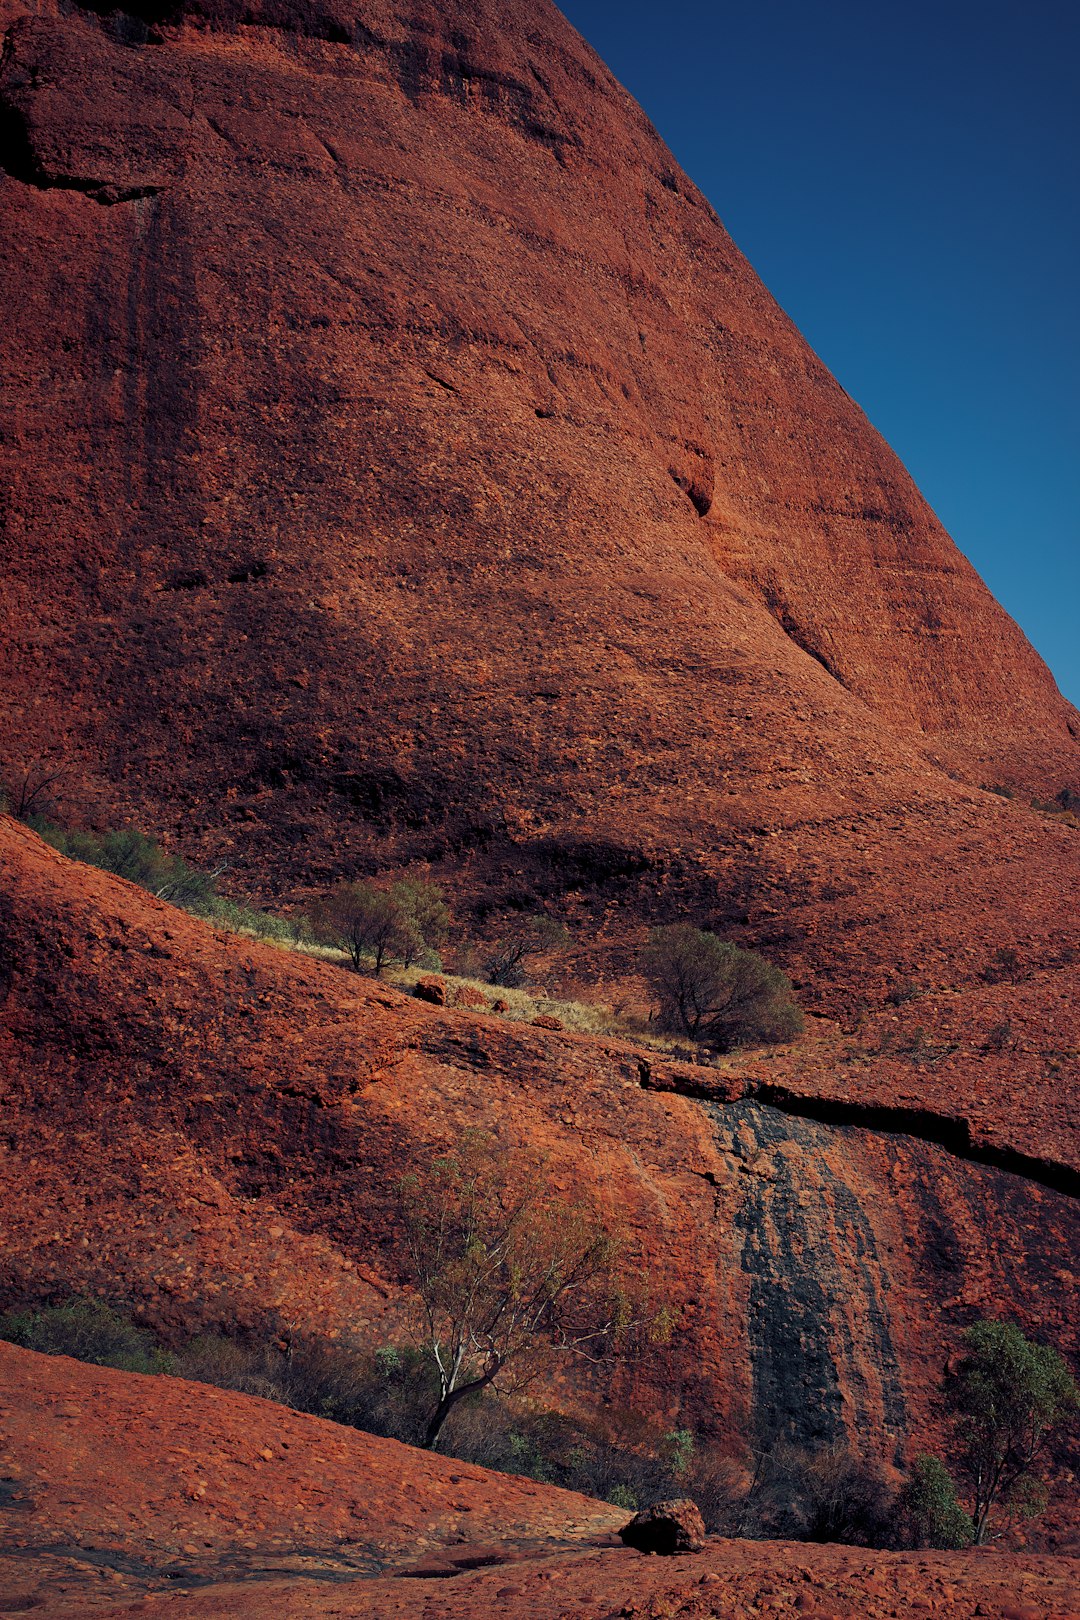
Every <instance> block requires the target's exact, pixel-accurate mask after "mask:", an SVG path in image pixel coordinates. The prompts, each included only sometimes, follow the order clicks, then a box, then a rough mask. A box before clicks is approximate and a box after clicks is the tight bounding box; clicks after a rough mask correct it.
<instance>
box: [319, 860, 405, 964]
mask: <svg viewBox="0 0 1080 1620" xmlns="http://www.w3.org/2000/svg"><path fill="white" fill-rule="evenodd" d="M312 925H313V927H314V931H315V938H316V939H317V940H319V941H320V943H322V944H324V945H334V946H336V947H337V949H338V950H342V951H344V952H345V953H346V954H347V955H348V957H349V958H350V960H351V962H352V965H353V967H354V968H355V969H356V971H357V973H360V972H361V971H362V969H363V964H364V962H365V960H367V961H370V963H371V968H372V972H373V973H374V974H375V977H376V978H380V977H381V976H382V971H383V968H384V967H385V966H386V965H387V964H388V963H390V962H403V961H404V960H405V957H406V956H407V955H408V954H409V953H410V952H411V951H414V950H415V939H414V937H413V935H412V934H411V932H410V928H409V921H408V918H407V917H406V915H405V913H404V912H403V911H402V909H401V906H400V905H399V904H398V902H397V901H396V900H395V899H394V897H393V895H392V894H388V893H387V892H386V891H385V890H384V889H379V888H377V887H376V886H375V884H374V883H363V882H356V883H339V884H337V886H336V887H335V888H333V889H331V890H330V892H329V893H328V894H325V895H323V897H322V899H321V900H319V901H318V902H317V904H316V905H315V907H314V908H313V912H312Z"/></svg>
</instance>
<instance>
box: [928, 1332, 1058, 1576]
mask: <svg viewBox="0 0 1080 1620" xmlns="http://www.w3.org/2000/svg"><path fill="white" fill-rule="evenodd" d="M964 1344H965V1347H966V1351H967V1354H966V1355H965V1357H964V1359H963V1361H962V1362H961V1364H960V1366H959V1369H958V1370H957V1372H956V1374H955V1375H954V1376H953V1377H952V1378H951V1379H950V1380H949V1381H948V1383H947V1386H946V1393H947V1395H948V1398H949V1403H950V1405H951V1407H952V1413H953V1428H954V1434H955V1439H956V1461H957V1463H958V1465H959V1467H960V1470H961V1472H962V1474H963V1475H964V1477H965V1479H966V1481H967V1483H968V1486H969V1489H970V1493H971V1504H972V1507H971V1518H972V1522H973V1524H974V1530H975V1541H976V1543H977V1544H978V1545H980V1546H981V1545H982V1543H983V1542H984V1541H985V1540H986V1537H987V1534H988V1531H989V1525H990V1516H991V1513H992V1512H993V1511H994V1510H995V1508H997V1507H998V1506H999V1505H1000V1506H1004V1507H1006V1508H1011V1509H1013V1510H1015V1511H1017V1512H1020V1513H1025V1514H1026V1513H1028V1512H1030V1511H1031V1510H1032V1509H1035V1510H1037V1509H1038V1506H1039V1495H1040V1492H1039V1488H1038V1487H1039V1465H1040V1459H1041V1457H1042V1456H1043V1455H1044V1453H1045V1452H1046V1449H1047V1446H1048V1443H1049V1440H1050V1438H1051V1435H1052V1434H1053V1433H1054V1431H1055V1430H1057V1429H1060V1428H1062V1427H1063V1426H1064V1425H1066V1424H1067V1423H1069V1422H1071V1421H1073V1420H1075V1418H1076V1416H1077V1413H1078V1412H1080V1389H1078V1388H1077V1385H1076V1381H1075V1380H1074V1378H1073V1376H1072V1374H1071V1373H1070V1371H1069V1369H1068V1367H1067V1366H1066V1364H1065V1361H1064V1360H1063V1358H1062V1357H1061V1356H1060V1355H1059V1354H1058V1352H1057V1351H1056V1350H1054V1349H1052V1348H1051V1346H1050V1345H1046V1344H1037V1343H1035V1342H1034V1341H1033V1340H1031V1339H1027V1338H1025V1337H1024V1335H1023V1333H1021V1331H1020V1329H1019V1328H1018V1327H1017V1326H1016V1325H1015V1324H1014V1323H1012V1322H994V1321H990V1320H983V1321H980V1322H974V1323H973V1324H972V1325H971V1327H969V1328H968V1329H967V1330H966V1332H965V1333H964Z"/></svg>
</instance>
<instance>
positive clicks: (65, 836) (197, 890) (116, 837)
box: [35, 824, 219, 916]
mask: <svg viewBox="0 0 1080 1620" xmlns="http://www.w3.org/2000/svg"><path fill="white" fill-rule="evenodd" d="M35 830H36V831H37V832H39V833H40V834H41V836H42V837H43V838H44V839H45V840H46V842H48V843H50V844H52V845H53V847H54V849H58V850H59V851H60V853H61V854H62V855H67V856H68V857H69V859H71V860H74V861H82V862H83V863H84V864H85V865H87V866H97V867H100V868H101V870H102V871H104V872H112V873H114V874H115V876H117V877H122V878H127V880H128V882H129V883H137V884H138V885H139V887H140V888H141V889H148V890H149V892H150V893H151V894H153V895H156V896H157V897H158V899H159V900H168V901H169V902H170V903H171V904H172V905H174V906H182V907H183V908H184V909H185V910H186V911H194V912H197V913H198V914H200V915H203V916H206V915H209V914H210V913H211V912H212V911H213V909H214V906H215V905H216V904H218V903H219V902H218V899H217V893H216V889H215V879H216V874H213V873H209V872H200V871H199V870H198V869H197V868H196V867H194V866H190V865H189V864H188V862H187V861H185V860H184V859H183V857H182V856H180V855H167V854H166V853H165V851H164V850H163V849H162V848H161V847H160V845H158V844H156V843H155V842H154V840H153V839H152V838H147V837H146V836H145V834H144V833H141V832H136V831H135V830H134V829H133V828H119V829H113V830H112V831H111V832H105V833H94V832H80V831H74V832H72V831H66V830H65V829H63V828H61V827H55V826H53V825H51V824H49V825H40V826H37V827H36V828H35Z"/></svg>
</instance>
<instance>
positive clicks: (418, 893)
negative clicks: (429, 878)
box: [390, 878, 450, 968]
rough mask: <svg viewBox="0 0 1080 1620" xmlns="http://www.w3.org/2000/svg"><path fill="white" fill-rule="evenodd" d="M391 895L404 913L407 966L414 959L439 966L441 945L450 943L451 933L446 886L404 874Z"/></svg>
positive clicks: (403, 960) (424, 964)
mask: <svg viewBox="0 0 1080 1620" xmlns="http://www.w3.org/2000/svg"><path fill="white" fill-rule="evenodd" d="M390 898H391V899H392V900H393V902H394V904H395V905H396V906H397V908H398V910H399V911H400V913H401V917H402V922H403V928H404V932H403V951H402V962H403V963H404V965H405V967H411V966H412V964H413V963H414V962H418V963H419V964H420V966H421V967H426V968H437V967H439V966H440V965H441V964H440V961H439V954H438V952H439V946H440V945H443V944H445V943H446V939H447V936H448V935H449V933H450V913H449V911H448V910H447V906H446V901H445V900H444V899H443V893H442V890H441V889H440V888H439V887H438V885H437V884H435V883H427V882H424V881H422V880H420V879H418V878H403V879H402V880H401V881H400V882H399V883H395V884H394V885H393V886H392V887H391V890H390Z"/></svg>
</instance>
